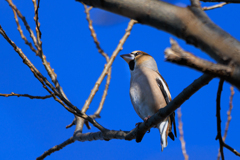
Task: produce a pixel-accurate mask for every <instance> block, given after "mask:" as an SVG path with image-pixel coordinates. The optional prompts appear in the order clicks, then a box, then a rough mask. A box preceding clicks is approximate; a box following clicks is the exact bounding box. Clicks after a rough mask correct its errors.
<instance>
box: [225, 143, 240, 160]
mask: <svg viewBox="0 0 240 160" xmlns="http://www.w3.org/2000/svg"><path fill="white" fill-rule="evenodd" d="M223 146H224V147H225V148H227V149H229V150H230V151H231V152H233V153H234V154H235V155H237V156H239V157H240V153H239V152H238V151H236V150H235V149H233V148H232V147H230V146H229V145H227V144H226V143H224V142H223Z"/></svg>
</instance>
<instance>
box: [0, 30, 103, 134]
mask: <svg viewBox="0 0 240 160" xmlns="http://www.w3.org/2000/svg"><path fill="white" fill-rule="evenodd" d="M0 34H1V35H2V36H3V37H4V38H5V39H6V40H7V42H8V43H9V44H10V45H11V46H12V47H13V48H14V50H15V51H16V52H17V53H18V55H19V56H20V57H21V58H22V60H23V63H24V64H26V65H27V66H28V67H29V68H30V70H31V72H32V73H33V74H34V76H35V77H36V78H37V79H38V80H39V81H40V82H41V83H42V85H43V87H44V88H45V89H46V90H47V91H48V92H49V93H50V94H51V95H52V96H53V98H54V100H56V101H57V102H59V103H60V104H61V105H62V106H63V107H64V108H65V109H67V110H68V111H69V112H71V113H73V114H74V115H77V116H79V117H82V118H84V119H85V120H88V121H89V122H90V123H92V124H93V125H94V126H95V127H97V128H98V129H99V130H101V131H103V132H104V131H106V130H107V129H106V128H104V127H103V126H101V125H100V124H99V123H97V122H96V121H95V120H94V119H93V118H91V117H89V116H88V115H86V114H85V113H82V112H81V111H80V110H79V109H78V108H77V107H76V106H74V105H73V104H71V103H70V102H69V101H68V100H67V99H65V98H64V97H63V96H62V95H61V94H59V92H58V91H57V89H56V88H55V87H53V86H52V84H51V83H50V82H49V81H48V80H47V79H46V78H45V77H44V76H43V75H42V74H41V73H40V72H39V71H38V70H37V68H36V67H35V66H34V65H33V64H32V63H31V61H30V60H29V59H28V58H27V57H26V55H25V54H24V53H23V52H22V50H21V49H20V48H18V47H17V46H16V44H15V43H14V42H13V41H12V40H11V39H10V38H9V37H8V36H7V34H6V33H5V31H4V30H3V29H2V27H1V26H0ZM47 86H48V87H50V88H51V90H52V91H53V92H52V91H50V89H49V88H48V87H47ZM56 96H58V97H59V98H60V99H61V100H60V99H58V98H57V97H56ZM64 103H65V104H66V105H65V104H64Z"/></svg>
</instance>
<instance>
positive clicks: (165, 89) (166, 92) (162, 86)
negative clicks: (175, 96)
mask: <svg viewBox="0 0 240 160" xmlns="http://www.w3.org/2000/svg"><path fill="white" fill-rule="evenodd" d="M158 75H159V78H156V81H157V84H158V86H159V88H160V90H161V92H162V94H163V96H164V99H165V101H166V104H167V105H168V103H169V102H170V101H171V95H170V91H169V88H168V85H167V83H166V81H165V80H164V79H163V77H162V76H161V74H160V73H158ZM163 83H164V84H163ZM170 121H171V123H172V124H171V125H173V128H174V134H175V136H176V137H177V130H176V123H175V112H173V113H172V114H171V115H170ZM169 137H170V138H171V139H172V140H174V135H172V133H171V132H170V133H169Z"/></svg>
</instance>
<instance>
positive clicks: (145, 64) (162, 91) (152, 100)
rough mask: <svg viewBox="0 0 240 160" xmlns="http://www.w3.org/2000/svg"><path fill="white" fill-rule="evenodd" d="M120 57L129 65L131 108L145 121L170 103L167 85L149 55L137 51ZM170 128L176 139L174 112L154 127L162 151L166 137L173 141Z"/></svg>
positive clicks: (165, 144)
mask: <svg viewBox="0 0 240 160" xmlns="http://www.w3.org/2000/svg"><path fill="white" fill-rule="evenodd" d="M120 56H121V57H122V58H123V59H124V60H125V61H126V62H127V63H128V65H129V69H130V73H131V80H130V90H129V93H130V99H131V102H132V105H133V108H134V110H135V111H136V113H137V114H138V116H139V117H140V118H141V119H142V120H144V121H147V120H148V119H149V118H150V117H151V116H152V115H153V114H155V113H156V112H158V110H159V109H161V108H164V107H165V106H167V104H168V103H169V102H170V101H171V94H170V91H169V88H168V85H167V83H166V81H165V80H164V79H163V77H162V76H161V74H160V73H159V71H158V67H157V63H156V61H155V60H154V58H153V57H152V56H150V55H149V54H147V53H145V52H143V51H139V50H137V51H133V52H131V53H129V54H123V55H120ZM172 126H173V127H174V134H175V137H177V134H176V124H175V112H173V113H172V114H171V115H170V116H168V117H167V118H166V119H165V120H164V121H163V122H161V123H159V124H157V125H156V127H157V128H158V130H159V132H160V142H161V150H162V151H163V149H164V148H165V147H167V144H168V142H167V137H168V136H169V137H170V138H171V139H172V140H174V135H173V133H172Z"/></svg>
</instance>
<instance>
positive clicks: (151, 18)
mask: <svg viewBox="0 0 240 160" xmlns="http://www.w3.org/2000/svg"><path fill="white" fill-rule="evenodd" d="M77 1H80V2H83V3H85V4H87V5H90V6H93V7H97V8H101V9H104V10H107V11H110V12H114V13H117V14H120V15H123V16H126V17H129V18H132V19H136V20H137V21H138V22H139V23H142V24H146V25H150V26H153V27H155V28H157V29H160V30H163V31H166V32H169V33H171V34H173V35H175V36H177V37H179V38H181V39H184V40H185V41H186V42H187V43H189V44H193V45H194V46H196V47H198V48H201V49H202V50H203V51H204V52H206V53H208V54H209V55H210V56H211V57H212V58H214V59H215V60H216V61H217V62H219V63H223V64H228V63H230V62H231V63H233V64H236V65H237V66H238V69H237V70H235V71H234V74H233V77H231V83H232V84H234V85H235V86H237V87H238V89H240V69H239V66H240V42H239V41H238V40H236V39H235V38H233V37H232V36H231V35H230V34H228V33H227V32H225V31H224V30H222V29H221V28H220V27H218V26H217V25H215V24H214V23H213V22H212V21H211V20H210V19H209V18H208V16H207V15H206V14H205V12H204V11H202V9H200V8H197V7H187V8H182V7H177V6H174V5H172V4H168V3H166V2H163V1H156V0H131V1H129V0H77Z"/></svg>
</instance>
